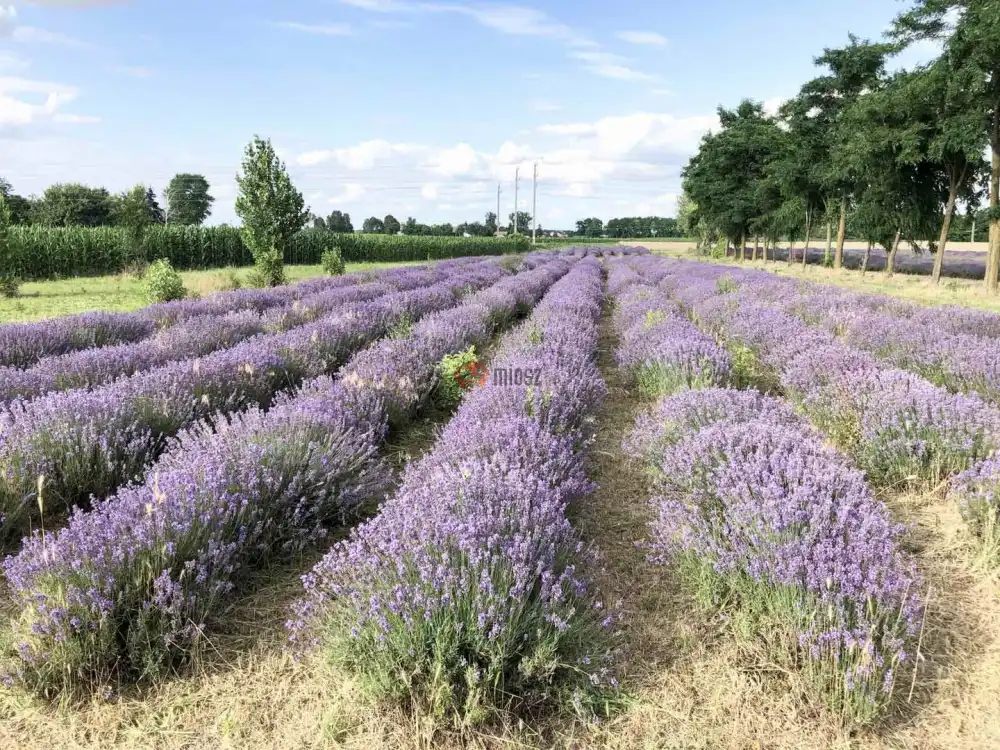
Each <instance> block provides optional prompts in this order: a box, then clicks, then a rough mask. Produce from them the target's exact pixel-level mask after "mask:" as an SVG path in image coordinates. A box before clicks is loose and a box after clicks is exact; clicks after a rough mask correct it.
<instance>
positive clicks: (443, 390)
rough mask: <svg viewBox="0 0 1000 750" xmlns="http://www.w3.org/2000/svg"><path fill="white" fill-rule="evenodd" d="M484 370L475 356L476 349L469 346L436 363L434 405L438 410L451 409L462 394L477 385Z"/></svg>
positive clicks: (460, 398) (457, 402)
mask: <svg viewBox="0 0 1000 750" xmlns="http://www.w3.org/2000/svg"><path fill="white" fill-rule="evenodd" d="M485 372H486V370H485V368H483V366H482V365H481V364H480V362H479V357H478V356H476V347H474V346H470V347H469V348H468V349H466V350H465V351H464V352H458V353H457V354H448V355H446V356H445V357H444V359H442V360H441V361H440V362H439V363H438V377H439V380H438V382H437V386H436V387H435V389H434V397H433V398H434V404H435V406H437V407H438V408H440V409H452V408H454V407H456V406H458V404H459V402H460V401H461V400H462V394H464V393H465V392H466V391H467V390H470V389H471V388H473V387H474V386H476V385H478V381H479V379H480V378H481V377H483V376H484V374H485Z"/></svg>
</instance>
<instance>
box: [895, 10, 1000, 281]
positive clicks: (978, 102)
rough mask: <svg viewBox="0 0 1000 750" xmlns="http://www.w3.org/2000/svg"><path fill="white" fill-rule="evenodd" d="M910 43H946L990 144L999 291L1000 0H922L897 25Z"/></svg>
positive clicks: (954, 87) (954, 75) (956, 82)
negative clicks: (931, 41) (935, 41)
mask: <svg viewBox="0 0 1000 750" xmlns="http://www.w3.org/2000/svg"><path fill="white" fill-rule="evenodd" d="M893 33H894V36H895V37H896V38H897V39H899V40H901V41H902V42H904V43H912V42H914V41H919V40H926V39H934V40H938V41H940V42H942V44H943V55H942V58H943V59H944V61H945V65H946V69H947V75H948V78H949V84H950V85H949V90H951V91H953V92H954V91H960V92H962V95H963V97H967V99H965V100H964V103H965V106H968V107H969V109H968V115H969V116H970V118H974V119H975V121H976V122H977V123H978V130H979V132H981V133H983V134H984V135H985V136H986V139H987V141H988V143H989V150H990V157H991V164H990V179H989V202H990V212H989V220H990V231H989V236H990V251H989V256H988V259H987V263H986V276H985V280H984V281H985V284H986V288H987V289H988V290H989V291H991V292H995V291H996V290H997V285H998V274H1000V2H997V0H917V1H916V2H915V3H914V5H913V7H912V8H911V9H910V10H909V11H907V12H906V13H903V14H902V15H901V16H900V17H899V18H898V19H896V23H895V24H894V27H893Z"/></svg>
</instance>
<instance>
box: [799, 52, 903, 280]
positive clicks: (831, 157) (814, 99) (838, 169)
mask: <svg viewBox="0 0 1000 750" xmlns="http://www.w3.org/2000/svg"><path fill="white" fill-rule="evenodd" d="M848 40H849V43H848V44H847V46H846V47H841V48H839V49H830V48H826V49H824V50H823V54H822V55H820V56H819V57H817V58H816V61H815V62H816V64H817V65H821V66H825V67H826V68H828V71H829V72H828V73H827V74H826V75H822V76H820V77H818V78H814V79H813V80H811V81H809V82H808V83H806V84H805V85H804V86H803V87H802V89H801V91H800V92H799V96H798V97H797V99H798V102H799V106H800V110H801V112H802V113H804V115H805V117H807V118H808V119H809V120H810V121H811V122H810V124H809V129H810V137H811V138H812V139H813V143H812V148H813V149H814V151H813V153H814V157H813V158H814V159H815V162H814V164H815V166H816V169H815V170H811V172H812V173H813V174H812V176H813V178H814V179H816V180H817V181H818V182H819V183H820V184H821V186H822V190H823V194H824V195H825V196H826V198H825V202H826V205H827V209H828V210H827V213H828V214H832V213H833V212H834V208H833V206H834V205H837V206H838V208H837V211H838V213H839V220H838V225H837V249H836V252H835V254H834V258H833V265H834V268H840V267H841V265H842V264H843V258H844V240H845V238H846V230H847V211H848V208H849V206H850V201H851V198H852V196H853V195H854V191H855V188H856V186H857V177H856V175H854V174H852V173H851V172H850V170H849V169H845V168H844V162H843V160H838V159H837V158H836V153H835V152H836V149H837V147H838V139H839V145H843V142H844V140H843V139H844V138H845V137H846V138H849V137H850V132H849V131H847V130H845V129H844V128H842V127H841V128H838V125H839V123H840V120H841V119H842V117H843V115H844V113H845V112H846V111H847V109H848V108H849V107H850V106H852V105H853V104H854V103H855V102H856V101H857V99H858V98H859V97H861V96H863V95H865V94H867V93H870V92H872V91H876V90H878V89H879V88H880V87H881V85H882V80H883V76H884V73H885V61H886V58H887V57H888V56H889V55H890V54H892V53H893V52H895V51H897V50H898V46H897V45H893V44H872V43H870V42H868V41H867V40H862V41H859V40H858V38H857V37H855V36H854V35H850V36H849V37H848ZM803 127H804V125H803Z"/></svg>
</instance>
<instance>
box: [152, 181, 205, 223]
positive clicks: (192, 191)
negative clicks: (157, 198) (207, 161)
mask: <svg viewBox="0 0 1000 750" xmlns="http://www.w3.org/2000/svg"><path fill="white" fill-rule="evenodd" d="M208 188H209V185H208V180H206V179H205V178H204V177H203V176H202V175H200V174H187V173H184V174H177V175H174V178H173V179H172V180H170V183H169V184H168V185H167V188H166V190H164V191H163V192H164V195H165V196H166V199H167V219H168V221H169V222H170V223H171V224H180V225H182V226H200V225H201V224H202V223H204V221H205V219H207V218H208V215H209V214H210V213H212V203H214V202H215V198H213V197H212V196H211V195H209V193H208Z"/></svg>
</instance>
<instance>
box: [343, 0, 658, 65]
mask: <svg viewBox="0 0 1000 750" xmlns="http://www.w3.org/2000/svg"><path fill="white" fill-rule="evenodd" d="M341 2H342V3H344V4H345V5H350V6H353V7H355V8H360V9H363V10H368V11H372V12H376V13H409V14H442V13H452V14H457V15H462V16H466V17H467V18H471V19H472V20H474V21H475V22H476V23H478V24H479V25H481V26H484V27H486V28H488V29H493V30H494V31H497V32H499V33H501V34H507V35H510V36H527V37H539V38H542V39H551V40H553V41H556V42H560V43H561V44H563V45H565V46H566V47H567V48H568V51H569V55H570V57H571V58H574V59H576V60H579V61H581V62H583V63H585V64H584V66H583V67H584V70H587V71H589V72H590V73H593V74H594V75H597V76H600V77H602V78H610V79H612V80H616V81H653V80H656V76H654V75H650V74H648V73H643V72H642V71H639V70H635V69H634V68H632V67H629V65H627V60H626V59H625V58H622V57H621V56H619V55H614V54H612V53H610V52H604V51H601V45H600V44H598V43H597V42H596V41H594V40H593V39H591V38H590V37H589V36H587V35H586V34H584V33H583V32H581V31H578V30H577V29H574V28H573V27H572V26H569V25H567V24H564V23H560V22H559V21H557V20H555V19H554V18H552V17H551V16H549V15H548V14H547V13H545V12H543V11H540V10H537V9H535V8H529V7H526V6H522V5H508V4H495V5H479V4H463V3H456V4H444V3H435V2H407V1H405V0H341ZM622 34H625V35H631V38H632V43H635V44H663V43H666V41H667V40H666V38H665V37H662V36H661V35H659V34H655V33H653V32H622ZM639 39H641V41H636V40H639Z"/></svg>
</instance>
